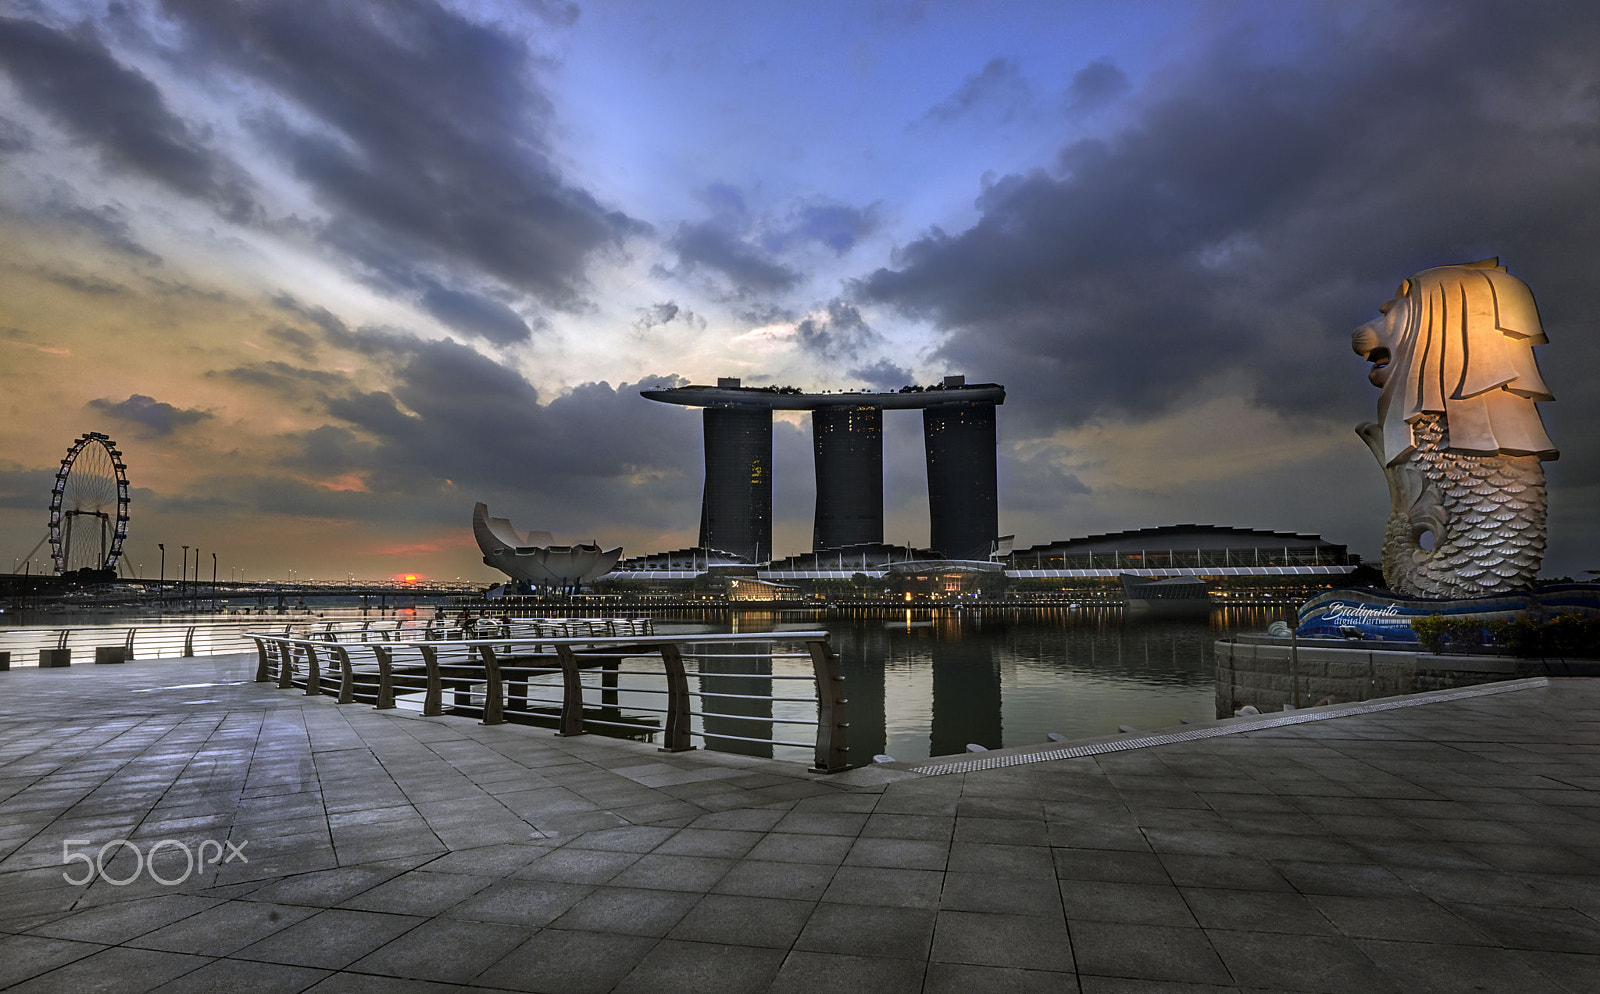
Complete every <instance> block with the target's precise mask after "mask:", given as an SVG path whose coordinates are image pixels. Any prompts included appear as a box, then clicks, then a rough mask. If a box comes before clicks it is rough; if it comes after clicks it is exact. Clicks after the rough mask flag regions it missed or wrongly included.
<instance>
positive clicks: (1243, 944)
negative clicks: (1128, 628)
mask: <svg viewBox="0 0 1600 994" xmlns="http://www.w3.org/2000/svg"><path fill="white" fill-rule="evenodd" d="M253 670H254V659H253V657H244V656H230V657H221V658H218V659H204V660H158V661H139V662H135V663H130V664H126V665H124V666H98V667H97V666H93V665H75V666H73V667H72V668H70V669H56V670H37V669H32V668H23V669H16V670H12V671H11V672H7V673H0V988H5V989H6V990H15V991H53V992H73V994H77V992H88V991H118V992H130V994H131V992H143V991H161V992H163V994H169V992H170V994H178V992H200V991H229V992H274V994H275V992H284V994H289V992H297V991H307V990H309V991H316V992H318V994H334V992H357V991H362V992H386V994H387V992H393V994H445V992H450V991H463V990H468V989H473V990H483V989H489V990H506V991H541V992H552V994H556V992H559V994H565V992H594V994H603V992H608V991H616V992H651V994H665V992H673V991H693V992H697V994H698V992H705V994H718V992H745V991H751V992H755V991H769V990H771V991H784V992H790V991H792V992H804V994H831V992H851V991H862V992H873V994H900V992H908V994H909V992H917V991H926V992H930V994H934V992H937V994H945V992H959V994H981V992H989V991H996V992H1035V991H1038V992H1045V991H1049V992H1072V991H1079V990H1081V991H1084V992H1090V994H1113V992H1116V994H1134V992H1144V994H1182V992H1192V994H1197V992H1210V994H1217V992H1221V991H1239V990H1245V991H1257V990H1270V991H1328V992H1340V991H1350V992H1359V994H1384V992H1408V994H1410V992H1432V991H1438V992H1452V994H1455V992H1462V991H1506V992H1517V994H1542V992H1562V991H1565V992H1584V991H1600V680H1594V681H1582V680H1552V681H1550V683H1549V685H1548V686H1546V687H1537V688H1532V689H1522V690H1517V691H1513V692H1505V693H1496V694H1492V695H1486V696H1480V697H1474V698H1469V699H1464V700H1456V701H1450V702H1439V703H1430V704H1426V705H1422V706H1416V707H1406V708H1399V709H1393V710H1385V711H1375V712H1371V713H1367V714H1360V715H1352V716H1346V717H1338V718H1331V719H1328V720H1323V721H1314V722H1307V723H1303V724H1297V725H1289V726H1283V727H1276V728H1266V727H1263V728H1259V729H1258V730H1256V731H1252V732H1247V733H1242V734H1234V735H1225V736H1218V737H1213V738H1205V739H1198V740H1194V741H1187V742H1179V743H1174V744H1167V745H1158V746H1153V747H1150V748H1142V749H1135V750H1129V751H1124V752H1116V753H1108V754H1102V755H1096V756H1089V757H1085V758H1077V759H1065V760H1057V761H1051V762H1039V763H1031V764H1026V765H1016V766H1011V767H1007V768H1002V769H992V770H983V771H978V772H970V773H956V774H948V775H942V776H912V775H909V774H904V773H896V772H893V771H885V770H866V771H859V772H857V773H852V774H848V775H846V776H843V777H836V778H826V777H816V776H813V775H811V774H808V773H806V772H804V771H803V770H801V769H800V768H798V767H795V766H789V765H784V764H777V763H772V762H769V761H764V760H754V759H740V758H738V757H728V756H722V755H707V754H704V753H687V754H679V755H666V754H663V753H658V752H656V751H655V750H654V749H653V748H651V747H649V746H645V745H639V744H633V743H621V742H616V741H612V740H607V739H602V738H598V737H592V736H588V737H579V738H572V739H561V738H556V737H555V736H553V735H552V734H551V733H550V732H548V731H544V730H539V729H530V728H524V727H519V726H510V725H502V726H495V727H484V726H481V725H478V724H476V723H475V722H472V721H470V720H465V719H457V718H449V717H445V718H423V717H420V716H418V715H415V714H410V713H404V712H394V711H389V712H377V711H374V710H372V709H371V708H369V707H366V706H363V705H345V706H338V705H335V704H334V702H333V700H332V699H331V698H326V697H323V698H306V697H304V696H303V695H301V694H300V693H299V692H294V691H284V690H278V689H276V688H275V687H272V686H268V685H265V684H255V683H251V682H247V681H249V679H250V677H251V675H252V674H253ZM114 839H127V840H130V843H131V845H118V846H112V847H110V848H109V850H107V851H106V852H105V856H106V862H105V865H104V871H105V873H104V876H103V877H97V879H95V880H93V881H92V882H89V883H87V884H83V885H76V886H75V885H73V884H70V883H67V882H66V881H65V880H63V873H67V874H70V875H71V876H72V877H73V878H74V879H81V878H83V877H87V876H91V875H94V874H95V873H97V872H98V871H96V870H95V868H93V867H92V866H89V865H86V863H85V861H83V860H81V859H80V860H74V861H72V862H71V863H68V864H67V865H65V866H64V865H63V843H64V842H67V840H80V841H78V842H76V843H74V844H73V846H72V848H71V851H72V852H74V853H80V852H81V853H87V854H88V855H89V856H90V857H91V861H92V857H93V856H95V855H96V854H97V853H98V852H100V851H101V847H102V846H104V845H105V844H106V843H108V842H111V840H114ZM162 840H173V842H169V843H168V844H167V845H165V846H163V847H161V848H160V850H159V852H158V854H157V855H156V856H155V858H154V860H153V867H154V870H155V872H156V873H157V874H158V875H159V876H160V877H162V878H164V879H167V880H174V881H176V880H178V879H180V878H182V876H183V875H184V873H185V871H186V870H187V869H188V862H187V858H186V855H185V852H184V851H183V850H182V849H181V848H180V847H179V846H177V845H175V844H174V843H176V842H182V843H184V844H186V845H187V846H189V847H190V849H191V850H192V849H194V848H197V847H198V848H200V849H201V851H202V852H203V853H204V855H205V858H206V859H207V860H212V859H215V860H217V863H216V864H215V865H213V864H211V863H207V864H206V865H205V868H204V870H203V872H201V873H198V874H194V875H191V876H190V877H189V878H188V879H187V880H184V881H183V882H182V883H174V884H171V885H164V884H162V883H159V882H156V881H153V880H152V879H151V878H150V870H149V868H146V870H145V872H143V873H138V870H139V866H138V864H137V863H136V861H135V859H136V858H135V853H134V849H135V848H137V850H138V853H139V858H140V859H141V860H142V858H143V856H144V855H145V854H147V853H149V852H150V850H151V849H152V847H154V846H155V844H156V843H158V842H161V841H162ZM208 842H213V843H217V844H213V845H207V844H206V843H208ZM235 848H237V849H238V850H241V851H242V856H241V855H239V854H237V853H236V852H235V851H234V849H235ZM223 857H226V859H224V858H223ZM229 860H231V861H229ZM245 860H248V862H246V861H245ZM135 874H137V879H134V880H133V882H131V883H127V884H126V885H125V886H114V885H113V884H112V883H111V881H112V880H128V879H130V878H132V877H134V876H135ZM107 878H109V879H107Z"/></svg>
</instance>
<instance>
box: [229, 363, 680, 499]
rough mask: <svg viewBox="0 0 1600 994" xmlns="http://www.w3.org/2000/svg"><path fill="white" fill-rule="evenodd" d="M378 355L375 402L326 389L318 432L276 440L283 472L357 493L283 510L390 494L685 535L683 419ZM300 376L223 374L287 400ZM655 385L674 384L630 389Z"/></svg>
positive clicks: (583, 390) (327, 489) (509, 377)
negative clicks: (355, 483)
mask: <svg viewBox="0 0 1600 994" xmlns="http://www.w3.org/2000/svg"><path fill="white" fill-rule="evenodd" d="M363 337H367V333H363ZM384 347H385V348H386V349H387V350H388V351H387V356H386V358H385V359H384V361H385V363H387V364H391V365H392V369H391V370H390V386H389V388H388V389H386V390H373V391H360V390H351V389H349V388H348V387H347V386H344V385H342V384H329V385H328V387H327V389H324V390H322V391H320V394H319V396H318V398H317V403H318V405H319V408H320V409H321V410H323V411H325V412H326V413H327V415H328V417H329V419H330V422H329V424H327V425H325V426H323V427H320V428H317V429H314V430H311V431H308V432H304V433H300V434H297V435H292V436H289V437H287V438H285V439H284V440H283V441H285V442H286V443H287V444H288V446H289V448H290V449H291V450H292V454H291V455H289V456H288V457H286V458H284V459H283V460H282V465H283V467H284V468H285V469H288V470H292V471H295V472H303V473H309V474H312V475H313V476H315V477H317V478H321V479H326V480H329V481H334V482H336V483H337V482H339V481H341V480H343V479H344V478H347V477H351V476H355V477H359V478H360V479H362V480H363V481H364V482H365V485H366V487H367V492H363V491H360V490H348V489H346V490H340V489H333V488H332V487H331V485H330V486H324V487H311V488H310V489H305V488H301V487H299V486H298V485H295V486H294V487H291V489H292V490H293V493H292V494H288V493H286V494H285V495H283V496H284V497H285V499H289V498H291V497H292V498H293V500H294V501H296V502H298V504H305V505H306V506H312V505H314V506H316V507H319V508H324V507H330V506H331V507H343V508H345V513H347V514H352V515H353V514H357V513H358V511H359V509H361V508H366V507H369V506H370V507H372V508H374V509H376V508H380V507H385V506H388V505H386V504H384V503H383V501H389V502H390V503H393V499H394V497H395V496H397V495H399V496H403V497H404V498H405V502H406V503H408V504H409V503H411V502H413V500H415V501H416V502H420V503H419V506H420V505H421V504H426V503H427V502H429V501H437V502H442V503H439V505H438V506H439V507H444V508H446V509H448V508H449V507H453V506H455V505H456V504H462V506H464V507H466V509H467V510H466V511H465V512H463V514H465V513H469V512H470V508H471V502H472V501H473V500H487V501H489V502H490V504H491V506H494V505H496V504H501V505H505V504H512V503H514V504H515V505H516V506H517V507H519V508H525V509H527V510H526V511H523V512H522V514H521V515H519V517H520V516H525V515H526V514H527V513H528V511H536V512H537V513H538V514H540V515H542V516H543V519H542V520H543V521H544V522H545V524H544V525H543V527H554V528H557V529H575V530H578V531H589V530H598V531H603V530H604V527H605V526H606V524H607V523H611V524H613V525H615V524H616V523H618V522H626V523H628V524H630V525H635V526H638V525H645V526H650V527H656V528H682V527H688V526H689V525H690V524H692V519H693V513H694V511H693V508H692V507H691V506H690V503H691V502H692V499H693V496H694V493H693V491H694V485H693V482H692V480H690V479H689V478H690V477H695V478H697V477H698V474H699V472H700V456H699V446H700V419H699V417H698V416H697V415H696V413H695V412H693V411H688V410H681V409H678V408H673V407H668V406H664V405H660V404H655V403H652V402H650V401H647V400H645V399H643V398H642V397H640V396H639V395H638V390H639V389H640V387H637V386H628V385H626V384H622V385H619V386H617V387H615V388H613V387H612V386H610V385H609V384H606V383H589V384H584V385H582V386H580V387H578V388H576V389H575V390H573V391H571V392H569V393H566V394H563V395H561V396H559V397H556V398H555V399H553V400H551V401H550V402H549V403H542V402H541V398H540V396H539V393H538V391H537V390H535V389H534V387H533V386H532V385H531V384H530V383H529V382H528V381H527V380H526V379H525V378H524V377H523V376H522V374H520V373H519V372H517V371H515V370H513V369H511V368H509V367H507V366H504V365H501V364H500V363H498V362H496V361H494V360H492V359H489V358H487V357H485V356H483V355H482V354H480V353H478V352H476V351H474V350H473V349H470V348H467V347H465V346H463V345H460V344H457V343H454V342H449V341H432V342H430V341H422V340H419V339H416V338H410V337H406V336H402V335H389V336H386V337H385V339H384ZM304 373H305V371H299V378H297V373H296V371H293V370H287V369H283V368H280V367H276V366H274V364H265V365H264V366H262V367H252V368H249V369H242V370H233V371H230V372H229V373H228V374H226V375H230V376H233V377H235V378H239V379H242V380H247V381H251V382H255V383H257V384H258V385H262V386H271V387H273V388H276V389H280V390H283V391H285V392H289V391H303V390H304V389H305V387H306V386H307V385H309V384H307V383H305V382H304V380H303V374H304ZM658 382H667V383H669V384H671V383H677V382H680V381H679V379H678V378H677V377H675V376H666V377H647V378H645V379H644V380H643V381H642V383H647V384H652V385H654V384H655V383H658ZM663 481H671V482H670V483H669V484H663ZM341 485H342V484H341ZM285 486H289V484H285ZM429 495H432V496H429ZM463 502H464V503H463ZM298 504H297V505H296V506H298ZM286 506H287V505H286ZM319 513H320V512H319ZM402 513H409V512H402ZM529 526H531V523H530V525H529Z"/></svg>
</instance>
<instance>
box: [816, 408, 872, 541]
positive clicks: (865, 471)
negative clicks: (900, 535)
mask: <svg viewBox="0 0 1600 994" xmlns="http://www.w3.org/2000/svg"><path fill="white" fill-rule="evenodd" d="M811 436H812V442H813V445H814V448H815V450H816V467H817V510H816V517H815V522H814V524H813V527H812V532H811V548H812V550H813V551H821V550H823V549H842V548H844V547H845V546H850V545H866V544H875V543H881V542H882V541H883V408H881V407H872V406H870V405H866V404H860V405H854V406H851V407H819V408H817V409H816V410H814V411H812V412H811Z"/></svg>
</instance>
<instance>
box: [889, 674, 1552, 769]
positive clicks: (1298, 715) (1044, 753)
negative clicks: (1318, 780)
mask: <svg viewBox="0 0 1600 994" xmlns="http://www.w3.org/2000/svg"><path fill="white" fill-rule="evenodd" d="M1549 685H1550V681H1549V680H1547V679H1545V678H1544V677H1542V676H1541V677H1532V678H1529V679H1526V680H1507V681H1505V682H1503V683H1488V684H1482V685H1480V686H1477V687H1464V688H1462V689H1460V690H1440V691H1435V692H1433V693H1430V694H1414V695H1411V696H1409V697H1406V698H1403V699H1400V700H1390V701H1365V702H1362V703H1360V704H1352V705H1349V706H1348V707H1342V708H1329V709H1328V710H1326V711H1288V712H1284V713H1283V714H1275V715H1272V716H1270V717H1267V718H1263V719H1262V720H1260V721H1251V722H1236V723H1232V724H1227V725H1212V726H1209V727H1206V728H1191V729H1188V730H1187V731H1182V732H1164V733H1162V734H1160V735H1141V736H1137V737H1135V736H1131V735H1130V736H1128V737H1127V738H1124V739H1113V740H1111V741H1109V742H1093V743H1089V744H1088V745H1077V746H1066V747H1064V748H1061V749H1041V750H1039V751H1038V752H1027V753H1019V754H1017V755H1013V756H990V757H986V758H984V759H967V760H962V761H959V762H953V763H935V764H932V765H929V766H915V767H912V769H911V772H913V773H921V774H924V775H926V776H931V777H937V776H943V775H945V774H947V773H972V772H974V771H976V770H994V769H999V768H1000V767H1002V766H1022V765H1023V764H1026V763H1048V762H1050V761H1051V760H1053V759H1077V758H1079V757H1082V756H1094V755H1098V754H1100V753H1104V752H1126V751H1127V750H1129V749H1144V748H1146V747H1149V746H1158V745H1168V744H1170V743H1173V742H1192V741H1194V740H1195V739H1211V738H1216V737H1217V736H1219V735H1238V734H1240V733H1241V732H1254V731H1256V730H1258V729H1262V728H1282V727H1283V726H1284V725H1303V724H1305V723H1306V722H1308V721H1324V720H1326V719H1328V718H1348V717H1350V716H1351V715H1358V714H1371V713H1373V712H1375V711H1393V710H1395V709H1397V708H1414V707H1417V706H1419V705H1422V704H1438V703H1440V702H1443V701H1459V700H1464V699H1466V698H1469V697H1483V696H1485V695H1487V694H1505V693H1509V692H1511V691H1513V690H1532V689H1534V688H1536V687H1548V686H1549Z"/></svg>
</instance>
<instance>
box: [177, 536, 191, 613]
mask: <svg viewBox="0 0 1600 994" xmlns="http://www.w3.org/2000/svg"><path fill="white" fill-rule="evenodd" d="M188 581H189V547H188V546H187V545H186V546H184V547H183V565H181V566H179V567H178V610H180V611H181V610H183V588H184V585H185V584H187V583H188Z"/></svg>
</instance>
